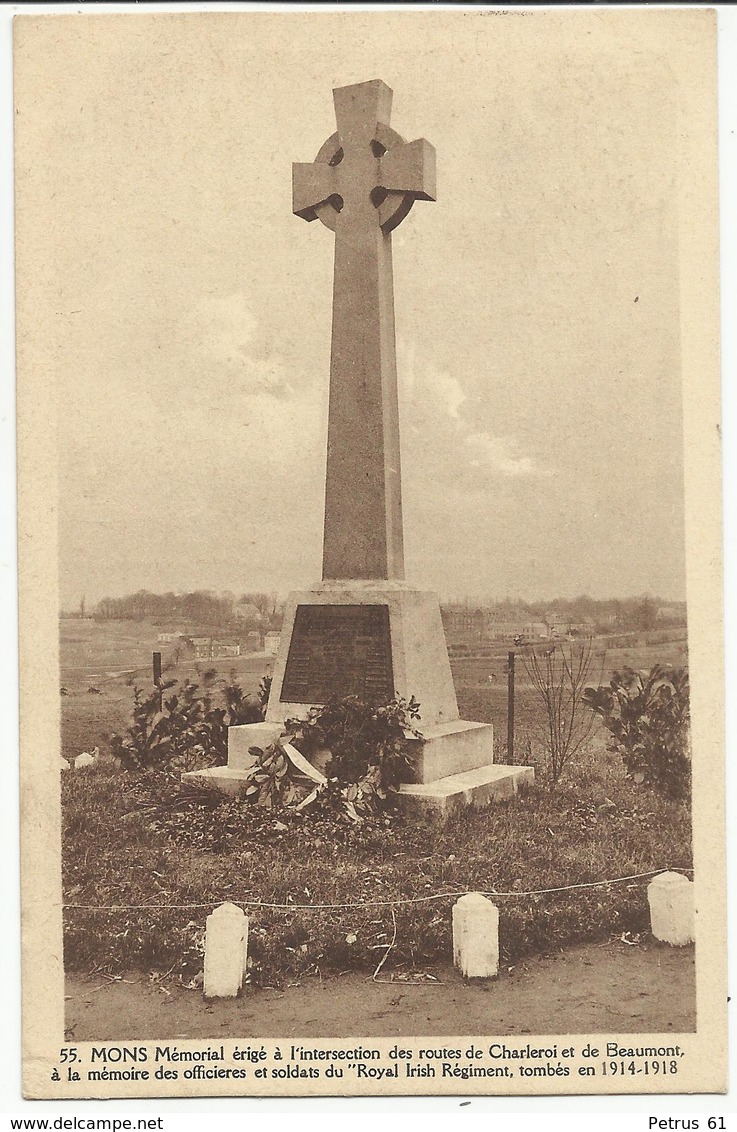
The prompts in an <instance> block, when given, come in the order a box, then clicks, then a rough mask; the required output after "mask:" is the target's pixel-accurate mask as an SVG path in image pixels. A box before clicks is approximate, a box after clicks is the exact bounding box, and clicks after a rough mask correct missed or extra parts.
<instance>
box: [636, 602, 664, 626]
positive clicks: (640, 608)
mask: <svg viewBox="0 0 737 1132" xmlns="http://www.w3.org/2000/svg"><path fill="white" fill-rule="evenodd" d="M634 619H635V628H637V629H642V630H645V631H647V630H648V629H653V628H654V627H655V624H656V622H657V619H658V607H657V605H656V604H655V601H654V599H653V598H651V597H650V596H649V595H648V594H643V596H642V597H641V598H639V599H638V601H637V604H636V606H635V609H634Z"/></svg>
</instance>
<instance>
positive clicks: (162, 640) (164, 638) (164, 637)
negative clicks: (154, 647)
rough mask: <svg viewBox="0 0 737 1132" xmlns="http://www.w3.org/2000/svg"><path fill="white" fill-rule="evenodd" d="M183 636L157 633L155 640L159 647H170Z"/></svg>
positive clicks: (180, 634) (181, 634)
mask: <svg viewBox="0 0 737 1132" xmlns="http://www.w3.org/2000/svg"><path fill="white" fill-rule="evenodd" d="M183 635H184V634H183V633H159V635H158V637H157V638H156V640H157V641H158V642H159V644H160V645H170V644H172V643H173V642H174V641H178V640H179V639H180V637H182V636H183Z"/></svg>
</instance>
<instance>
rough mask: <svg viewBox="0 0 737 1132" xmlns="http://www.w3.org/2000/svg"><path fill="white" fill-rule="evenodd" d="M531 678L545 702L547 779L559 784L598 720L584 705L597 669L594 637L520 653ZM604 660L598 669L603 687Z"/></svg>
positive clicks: (544, 728)
mask: <svg viewBox="0 0 737 1132" xmlns="http://www.w3.org/2000/svg"><path fill="white" fill-rule="evenodd" d="M520 655H521V657H522V663H523V664H524V667H525V671H526V673H527V676H528V678H529V680H530V683H531V684H532V686H533V688H534V690H535V692H536V693H537V695H538V697H539V698H540V700H541V701H542V705H543V709H544V715H543V720H544V722H543V735H544V739H543V742H544V748H545V760H546V768H545V769H546V777H547V779H548V783H549V784H550V785H555V783H556V782H558V780H559V779H560V776H561V774H562V773H563V771H564V770H565V768H566V766H567V765H568V764H569V763H570V761H571V759H572V758H573V757H574V755H575V754H576V752H577V751H579V750H580V748H581V747H582V746H583V744H584V743H585V742H586V740H587V739H588V738H589V736H590V735H591V732H592V731H593V729H594V726H595V724H596V717H595V716H594V715H593V714H592V712H591V711H590V710H589V709H588V708H587V706H586V704H585V702H584V692H585V691H586V687H587V685H588V684H590V683H591V676H592V673H593V672H594V670H595V667H596V664H595V654H594V649H593V643H592V641H591V638H587V639H586V640H584V641H581V642H577V643H576V644H553V645H545V646H531V647H529V648H526V649H524V650H523V651H522V653H521V654H520ZM603 670H604V657H603V656H602V659H601V665H600V667H599V669H598V674H597V675H598V678H597V684H601V677H602V673H603Z"/></svg>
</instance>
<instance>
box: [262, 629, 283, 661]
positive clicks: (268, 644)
mask: <svg viewBox="0 0 737 1132" xmlns="http://www.w3.org/2000/svg"><path fill="white" fill-rule="evenodd" d="M280 642H281V633H267V634H266V636H265V637H264V651H265V652H266V653H268V654H269V656H276V654H277V653H278V652H279V644H280Z"/></svg>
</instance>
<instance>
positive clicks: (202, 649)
mask: <svg viewBox="0 0 737 1132" xmlns="http://www.w3.org/2000/svg"><path fill="white" fill-rule="evenodd" d="M188 639H189V640H190V641H191V642H192V647H193V648H194V654H195V656H196V658H197V660H206V659H209V658H210V657H211V656H212V637H189V638H188Z"/></svg>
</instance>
